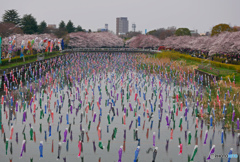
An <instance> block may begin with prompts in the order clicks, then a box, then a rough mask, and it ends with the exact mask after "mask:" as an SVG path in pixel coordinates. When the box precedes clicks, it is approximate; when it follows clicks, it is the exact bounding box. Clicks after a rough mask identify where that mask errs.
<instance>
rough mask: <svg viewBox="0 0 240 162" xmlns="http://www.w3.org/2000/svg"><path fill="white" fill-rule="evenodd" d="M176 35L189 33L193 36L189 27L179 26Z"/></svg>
mask: <svg viewBox="0 0 240 162" xmlns="http://www.w3.org/2000/svg"><path fill="white" fill-rule="evenodd" d="M175 35H176V36H182V35H189V36H191V32H190V30H189V29H188V28H178V29H177V30H176V32H175Z"/></svg>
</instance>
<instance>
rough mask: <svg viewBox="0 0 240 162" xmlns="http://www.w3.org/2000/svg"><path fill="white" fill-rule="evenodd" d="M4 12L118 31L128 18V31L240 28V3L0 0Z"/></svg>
mask: <svg viewBox="0 0 240 162" xmlns="http://www.w3.org/2000/svg"><path fill="white" fill-rule="evenodd" d="M1 1H2V2H1V5H0V15H2V14H3V13H4V10H8V9H16V10H18V12H19V14H20V15H21V16H23V15H24V14H32V15H33V16H34V17H35V18H36V19H37V21H38V23H39V22H41V21H42V20H45V21H46V22H47V23H49V24H57V25H58V24H59V22H60V21H61V20H64V21H65V22H66V23H67V21H68V20H70V19H71V20H72V21H73V23H74V25H75V26H77V25H81V26H82V27H83V28H85V29H92V30H94V31H95V30H97V29H98V28H103V27H104V24H105V23H108V24H109V29H110V30H112V31H114V32H116V17H128V20H129V29H130V30H132V28H131V25H132V23H133V22H134V23H136V25H137V28H136V30H140V31H142V32H144V30H145V29H147V30H148V31H149V30H152V29H156V28H161V27H168V26H176V27H188V28H189V29H198V31H199V32H200V33H201V32H206V31H210V30H211V28H212V27H213V26H214V25H216V24H219V23H227V24H230V25H232V26H233V25H238V26H240V9H239V6H240V1H239V0H120V1H116V0H101V1H100V0H86V1H83V0H67V1H66V0H38V1H36V0H21V1H19V0H1Z"/></svg>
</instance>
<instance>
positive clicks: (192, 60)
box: [155, 51, 240, 85]
mask: <svg viewBox="0 0 240 162" xmlns="http://www.w3.org/2000/svg"><path fill="white" fill-rule="evenodd" d="M155 57H156V58H159V59H163V58H165V59H166V58H169V59H170V60H172V61H182V62H185V64H186V65H187V66H189V67H192V68H198V66H199V65H203V66H207V65H208V66H210V67H211V68H212V70H210V69H209V70H206V69H203V68H198V69H199V70H201V71H204V72H207V73H210V74H213V75H216V76H218V77H219V78H221V77H222V78H223V80H226V81H228V80H229V79H231V80H233V77H234V76H235V82H236V83H237V84H239V85H240V65H232V64H225V63H220V62H216V61H211V60H205V59H200V58H196V57H191V56H190V55H184V54H181V53H179V52H173V51H163V52H162V53H158V54H155ZM216 71H218V72H219V73H217V72H216ZM228 78H229V79H228Z"/></svg>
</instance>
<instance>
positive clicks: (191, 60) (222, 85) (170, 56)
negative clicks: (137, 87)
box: [143, 51, 240, 128]
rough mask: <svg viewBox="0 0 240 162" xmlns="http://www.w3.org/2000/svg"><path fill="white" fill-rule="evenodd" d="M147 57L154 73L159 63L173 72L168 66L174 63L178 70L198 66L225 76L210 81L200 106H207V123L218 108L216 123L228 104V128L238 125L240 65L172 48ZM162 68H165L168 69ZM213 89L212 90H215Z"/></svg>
mask: <svg viewBox="0 0 240 162" xmlns="http://www.w3.org/2000/svg"><path fill="white" fill-rule="evenodd" d="M143 57H144V60H145V61H146V62H145V67H148V69H149V67H150V71H151V72H154V70H156V69H157V68H156V67H157V66H158V65H162V64H165V65H167V66H165V68H166V70H167V71H169V70H168V68H169V67H170V66H171V67H173V66H174V67H175V68H176V70H178V71H179V69H177V67H178V68H179V67H180V68H181V70H183V71H185V72H188V71H189V72H193V71H194V69H198V70H201V71H204V72H207V73H210V74H214V75H216V76H218V77H219V78H221V77H222V79H223V80H219V81H218V82H217V84H214V83H213V82H212V83H211V84H210V87H208V88H205V91H204V92H203V99H202V101H200V97H197V98H198V100H199V105H202V104H203V108H204V109H205V114H204V116H203V118H204V119H205V121H206V122H208V123H209V115H210V114H211V115H213V113H212V111H210V114H209V113H208V111H209V108H210V110H212V108H214V110H215V122H217V121H220V120H222V119H223V117H224V114H223V107H224V104H225V108H226V116H225V118H226V119H225V127H226V128H230V127H231V126H232V125H234V126H236V120H237V118H238V117H240V101H239V96H237V94H238V93H239V91H240V73H239V69H240V66H239V65H231V64H225V63H219V62H215V61H210V60H204V59H200V58H195V57H191V56H189V55H184V54H181V53H179V52H172V51H163V52H162V53H158V54H155V55H154V57H151V56H149V57H145V56H143ZM146 65H148V66H146ZM149 65H150V66H149ZM199 65H200V66H199ZM205 67H209V69H206V68H205ZM201 68H202V69H201ZM145 69H146V68H145ZM162 70H164V71H165V69H162ZM157 73H159V72H157ZM234 78H235V82H236V84H235V85H234V84H233V81H234ZM209 88H210V89H211V91H210V89H209ZM228 92H229V93H228ZM191 95H192V94H191ZM217 95H218V96H219V100H220V104H219V102H218V100H217ZM234 95H235V98H234ZM225 96H226V97H225ZM237 97H238V98H237ZM209 99H210V100H209ZM183 100H184V99H183ZM183 103H184V102H183ZM208 103H209V105H208ZM233 110H235V117H234V121H233V122H232V113H233ZM199 111H200V110H199ZM198 117H199V118H201V116H200V114H198Z"/></svg>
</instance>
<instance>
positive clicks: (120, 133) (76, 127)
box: [0, 55, 239, 162]
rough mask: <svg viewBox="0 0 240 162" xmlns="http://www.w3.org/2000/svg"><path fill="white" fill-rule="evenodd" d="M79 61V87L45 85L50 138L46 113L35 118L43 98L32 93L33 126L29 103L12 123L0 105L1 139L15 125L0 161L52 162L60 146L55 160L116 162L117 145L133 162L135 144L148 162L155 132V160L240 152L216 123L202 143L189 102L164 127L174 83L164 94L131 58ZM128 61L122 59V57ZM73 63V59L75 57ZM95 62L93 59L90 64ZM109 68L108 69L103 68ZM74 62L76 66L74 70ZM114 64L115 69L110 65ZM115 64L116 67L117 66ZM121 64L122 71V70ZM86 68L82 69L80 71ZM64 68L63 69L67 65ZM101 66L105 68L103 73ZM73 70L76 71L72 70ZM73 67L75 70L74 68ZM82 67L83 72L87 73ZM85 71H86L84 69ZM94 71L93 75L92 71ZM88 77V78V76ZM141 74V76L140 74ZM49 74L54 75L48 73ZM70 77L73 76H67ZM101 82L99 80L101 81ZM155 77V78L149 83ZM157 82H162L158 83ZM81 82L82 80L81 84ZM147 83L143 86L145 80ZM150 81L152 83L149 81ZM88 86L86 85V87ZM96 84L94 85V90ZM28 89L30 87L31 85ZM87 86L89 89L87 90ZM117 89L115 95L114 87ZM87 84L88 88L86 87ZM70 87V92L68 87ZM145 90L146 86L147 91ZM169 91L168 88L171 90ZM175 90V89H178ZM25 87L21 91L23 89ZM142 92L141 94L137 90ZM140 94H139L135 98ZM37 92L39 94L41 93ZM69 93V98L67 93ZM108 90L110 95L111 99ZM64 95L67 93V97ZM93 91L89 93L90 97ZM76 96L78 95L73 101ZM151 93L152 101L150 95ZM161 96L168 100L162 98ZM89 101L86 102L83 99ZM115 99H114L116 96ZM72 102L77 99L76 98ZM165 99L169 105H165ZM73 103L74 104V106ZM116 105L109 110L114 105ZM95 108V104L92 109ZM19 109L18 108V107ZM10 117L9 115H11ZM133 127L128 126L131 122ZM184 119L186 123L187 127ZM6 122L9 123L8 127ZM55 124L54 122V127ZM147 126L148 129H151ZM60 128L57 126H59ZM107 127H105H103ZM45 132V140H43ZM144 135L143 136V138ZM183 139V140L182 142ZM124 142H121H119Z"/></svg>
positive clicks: (125, 159)
mask: <svg viewBox="0 0 240 162" xmlns="http://www.w3.org/2000/svg"><path fill="white" fill-rule="evenodd" d="M74 57H76V56H72V58H74ZM80 58H81V60H80V61H79V62H81V63H80V64H79V66H80V67H81V68H82V69H83V70H82V72H79V73H84V74H85V76H86V77H84V78H83V79H82V80H81V82H80V83H79V82H78V80H77V79H76V78H75V80H74V79H73V81H72V82H75V86H74V84H72V85H71V86H67V85H66V84H65V85H64V87H63V88H64V89H62V90H60V84H59V85H58V92H57V90H56V89H55V88H54V86H52V85H51V84H49V86H50V89H51V90H53V95H52V97H51V100H50V110H51V111H53V112H54V118H53V120H54V121H53V122H52V118H51V117H50V120H49V121H50V124H51V136H49V130H48V128H49V123H48V122H47V118H48V116H49V111H47V112H46V114H44V118H43V119H40V105H39V100H40V97H42V93H41V94H40V93H39V90H38V92H36V101H35V102H34V103H36V107H37V110H36V114H35V115H36V116H35V122H34V120H33V114H34V113H33V111H32V112H31V110H30V109H33V104H32V106H31V108H30V106H28V108H26V112H27V119H26V122H22V118H23V111H21V112H20V111H18V112H16V117H15V119H14V120H11V121H9V110H8V108H6V112H7V115H8V118H6V113H4V109H3V105H2V124H3V128H4V131H5V135H6V138H9V137H10V125H11V124H12V125H13V127H14V132H13V138H12V140H10V141H9V145H8V150H7V155H6V147H5V143H4V134H1V140H0V157H1V158H0V161H4V162H5V161H10V160H12V161H13V162H14V161H18V162H26V161H30V160H31V158H32V160H33V161H46V162H52V161H57V157H58V144H59V142H61V152H60V159H59V160H58V161H64V159H66V161H71V162H72V161H85V162H95V161H96V162H97V161H102V162H113V161H118V159H119V155H118V151H119V148H120V146H124V147H123V148H124V149H123V153H122V161H123V162H130V161H134V157H135V150H136V148H137V146H138V145H140V152H139V155H138V161H139V162H150V161H152V160H153V151H152V150H151V149H150V148H152V149H154V148H155V147H154V146H153V132H155V134H156V144H155V146H156V147H158V150H157V156H156V160H155V161H164V162H165V161H172V162H175V161H184V162H186V161H188V158H189V157H191V156H192V153H193V149H194V147H195V145H198V151H197V154H196V156H195V158H194V161H199V162H201V161H205V159H206V158H207V157H208V155H209V151H210V149H211V146H212V145H215V146H216V147H215V154H228V153H229V150H230V148H233V153H234V154H239V150H238V149H239V148H238V147H237V145H236V142H237V133H236V132H235V134H233V133H232V132H231V131H227V130H226V131H225V133H224V145H222V144H221V127H222V125H221V124H220V123H217V124H216V125H215V127H210V128H209V130H208V138H207V142H206V144H204V139H205V131H206V130H207V129H208V125H207V124H206V123H205V121H204V122H203V128H201V126H200V125H201V119H200V118H199V127H198V128H195V120H196V118H195V116H192V111H193V110H192V107H193V103H190V102H189V104H188V107H189V110H188V113H187V119H186V120H185V117H184V112H185V108H183V111H179V112H178V116H177V115H176V113H175V114H174V118H175V128H174V127H173V120H171V122H170V126H169V127H168V126H167V123H166V115H167V114H168V115H169V118H170V114H169V107H168V105H169V106H170V108H173V104H176V105H177V103H173V99H170V98H171V97H169V96H173V93H174V92H173V91H174V84H173V82H171V83H170V84H168V85H167V93H166V92H165V88H166V82H165V80H164V79H163V78H164V77H162V78H161V77H160V75H159V73H158V74H149V73H146V72H144V71H141V70H140V71H139V70H137V71H136V68H135V67H136V63H134V61H136V58H135V57H133V56H125V55H123V56H121V55H116V56H111V58H110V59H109V60H105V59H98V58H87V59H84V57H80ZM127 58H128V59H129V60H125V61H124V59H127ZM76 59H77V58H76ZM94 60H95V61H94ZM107 64H108V66H107ZM77 65H78V64H77V63H76V64H75V66H77ZM99 65H100V69H101V70H100V71H99V72H97V71H98V69H97V67H98V68H99ZM116 65H121V66H122V68H123V69H124V70H123V69H118V68H119V67H117V66H116ZM91 66H92V67H91ZM114 66H115V67H114ZM121 66H120V67H121ZM124 66H125V67H124ZM69 67H70V70H69V71H70V73H69V75H71V73H72V69H71V68H72V67H73V66H69ZM83 67H85V69H84V68H83ZM65 68H68V66H67V65H66V66H65ZM104 68H105V69H106V70H104ZM76 69H78V68H77V67H76ZM76 69H75V70H76ZM86 69H87V70H86ZM88 69H91V70H89V71H90V72H89V71H88ZM93 69H94V70H95V72H94V71H92V70H93ZM87 72H89V74H90V75H89V76H88V77H87ZM92 73H94V74H93V77H92ZM143 74H146V76H147V79H146V77H145V76H144V75H143ZM52 75H53V74H52ZM71 77H75V76H74V75H72V76H71ZM100 78H101V79H100ZM153 78H154V79H153ZM160 78H161V79H160ZM85 79H86V82H85ZM121 81H123V84H122V85H121ZM145 81H146V82H145ZM152 81H154V82H153V83H152ZM159 81H161V86H160V85H159ZM85 83H87V85H86V84H85ZM94 84H95V86H94ZM32 85H33V83H32ZM88 85H89V86H88ZM106 85H107V90H108V93H109V94H107V93H106V90H105V88H106V87H105V86H106ZM113 85H114V86H115V89H116V91H115V92H114V86H113ZM91 86H92V88H91ZM128 86H130V89H131V91H132V92H131V95H130V99H129V101H127V92H129V91H130V89H129V90H127V87H128ZM36 87H38V86H36ZM69 87H70V88H71V90H70V89H69ZM77 87H78V88H79V90H80V93H79V94H80V96H78V90H77ZM144 87H147V91H146V89H145V88H144ZM170 87H171V89H170ZM177 87H178V86H176V89H177ZM25 88H26V87H25ZM85 88H86V89H87V90H88V95H85V94H86V91H85ZM99 89H101V93H102V94H101V95H100V93H99ZM140 89H141V90H140ZM186 89H187V88H186V87H183V90H186ZM139 90H140V94H141V96H140V95H139ZM154 90H157V93H156V94H157V95H156V96H155V95H153V92H154ZM161 90H162V93H161V94H162V96H161V98H162V102H163V106H162V109H163V111H162V119H161V123H160V126H159V115H158V105H159V103H160V99H159V93H160V91H161ZM41 91H42V90H41ZM71 91H72V94H71ZM111 91H112V95H111ZM123 91H124V95H123V97H124V100H123V103H121V93H122V92H123ZM190 91H192V92H193V90H191V89H190ZM60 92H61V93H60ZM67 92H68V93H69V94H71V95H69V97H68V94H67ZM93 92H94V95H93ZM135 93H137V94H138V96H137V98H138V99H139V103H140V105H141V106H140V107H139V104H138V101H137V100H136V101H135ZM143 93H146V100H147V105H146V109H147V108H148V110H149V112H151V106H150V103H149V100H151V103H152V105H154V102H156V107H155V111H153V116H152V119H151V120H150V121H149V118H147V114H146V109H145V116H144V107H143V103H144V104H145V103H146V100H145V99H144V97H143ZM47 94H49V92H48V88H46V93H44V96H43V97H42V105H43V106H42V108H43V109H44V105H45V103H47V100H48V95H47ZM63 94H65V100H64V102H63V104H61V99H60V96H63ZM76 95H77V97H76ZM152 95H153V97H152ZM166 95H167V96H168V97H167V99H166ZM85 96H87V98H88V99H86V97H85ZM117 96H118V97H117ZM76 98H77V99H76ZM78 98H79V100H81V101H82V103H83V104H82V106H81V109H79V112H78V114H77V115H76V109H77V108H78V106H79V104H80V101H79V100H78ZM99 98H101V104H100V107H101V110H102V116H101V122H100V124H99V126H100V127H101V141H102V144H103V146H104V147H105V148H104V149H100V148H99V147H98V142H99V137H98V131H97V126H98V123H99V116H100V109H99V107H98V106H97V102H99ZM69 99H70V100H71V104H72V106H73V110H72V113H71V111H70V110H69V103H68V100H69ZM57 100H58V101H59V102H60V105H61V106H62V109H61V113H58V112H56V109H57V107H58V106H57V104H56V105H55V104H54V103H55V102H57ZM86 100H88V101H89V102H90V103H91V102H92V104H91V110H88V113H87V112H86V108H87V105H88V104H86ZM106 100H109V104H107V106H106V104H105V103H106V102H107V101H106ZM169 100H170V101H169ZM73 101H74V102H73ZM18 102H19V103H21V102H22V100H21V99H20V98H19V99H18ZM113 102H114V103H115V106H114V103H113ZM129 103H131V105H132V108H133V109H135V108H136V105H137V109H136V110H137V111H136V116H134V111H131V110H130V107H129ZM93 104H94V106H93ZM111 105H112V107H113V109H114V110H115V116H114V117H113V115H114V114H113V112H112V111H110V110H111V109H110V108H111ZM122 108H126V109H127V110H128V116H127V117H126V125H124V124H123V123H122V118H123V114H124V111H122ZM22 109H23V108H22ZM67 112H68V113H69V124H71V131H72V139H70V133H69V132H68V134H67V140H69V143H68V150H67V142H66V143H64V142H63V139H64V131H65V129H66V128H69V124H67V120H66V114H67ZM94 112H96V120H95V122H93V116H94V115H93V114H94ZM109 112H110V119H111V123H110V124H108V118H107V114H108V113H109ZM81 113H82V114H83V118H82V122H81ZM138 115H140V126H138V123H137V125H136V120H137V118H138ZM181 116H183V122H182V129H181V128H179V121H180V117H181ZM61 117H62V123H61V124H60V123H59V122H60V118H61ZM13 118H14V117H13ZM89 121H91V127H90V130H88V125H89ZM132 121H133V123H132V126H131V128H129V127H130V124H131V122H132ZM187 121H188V125H187ZM144 122H145V126H144V129H143V125H144ZM8 123H9V124H8ZM40 123H41V124H42V132H41V133H40V130H39V128H40ZM58 123H59V124H58ZM80 123H81V125H82V129H84V130H85V131H84V140H83V142H82V153H81V157H78V152H79V149H78V141H79V136H81V135H82V134H81V133H82V131H81V130H80ZM29 124H31V126H32V127H33V131H34V132H35V136H36V141H34V140H30V125H29ZM151 124H152V128H151ZM58 126H59V127H58ZM24 127H25V137H26V152H24V153H23V155H22V158H20V153H21V149H22V141H23V140H24V135H23V134H22V132H23V129H24ZM107 127H108V128H107ZM114 128H117V133H116V138H115V139H114V140H112V134H113V130H114ZM136 128H137V130H138V139H140V140H139V141H138V140H134V130H136ZM172 128H174V130H173V136H172V137H173V139H172V140H170V136H171V129H172ZM58 129H59V130H58ZM57 130H58V131H57ZM124 130H125V131H126V139H125V140H124ZM196 130H197V135H196V136H195V132H196ZM45 131H46V135H47V138H46V139H45ZM59 131H60V135H61V140H60V141H59ZM188 131H190V132H191V134H192V139H191V144H188V137H187V136H186V133H188ZM86 132H88V136H89V140H88V139H87V136H86ZM147 132H148V137H147ZM16 133H18V143H17V142H16ZM186 137H187V138H186ZM179 138H180V139H181V142H182V144H183V149H182V152H183V153H182V154H181V155H179V147H178V145H179ZM108 140H110V149H109V151H108V149H107V145H108ZM40 141H43V158H40V152H39V143H40ZM93 141H95V145H96V152H94V149H93ZM124 141H125V142H124ZM11 143H12V154H11V152H10V147H11V146H10V144H11ZM52 143H53V152H52ZM212 161H227V158H215V159H213V160H212ZM231 161H237V159H231Z"/></svg>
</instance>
